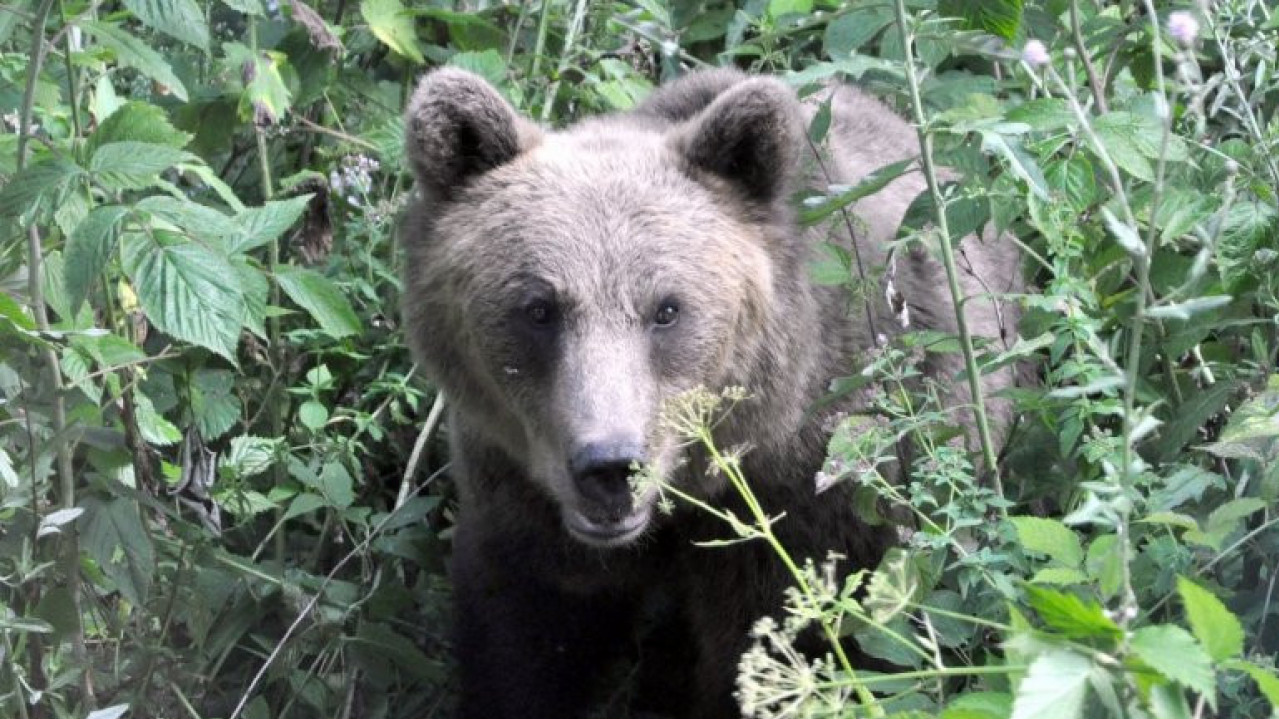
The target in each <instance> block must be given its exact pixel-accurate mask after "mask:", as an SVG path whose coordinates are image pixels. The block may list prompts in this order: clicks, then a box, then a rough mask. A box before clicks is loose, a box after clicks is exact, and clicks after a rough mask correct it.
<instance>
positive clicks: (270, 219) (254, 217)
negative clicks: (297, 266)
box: [226, 195, 311, 254]
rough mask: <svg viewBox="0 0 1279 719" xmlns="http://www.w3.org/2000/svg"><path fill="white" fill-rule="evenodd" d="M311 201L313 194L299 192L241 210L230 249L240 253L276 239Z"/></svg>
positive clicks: (236, 220) (228, 248)
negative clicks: (296, 194) (299, 193)
mask: <svg viewBox="0 0 1279 719" xmlns="http://www.w3.org/2000/svg"><path fill="white" fill-rule="evenodd" d="M310 201H311V195H299V196H297V197H291V198H289V199H287V200H276V201H272V202H268V203H266V204H265V205H263V206H261V207H250V208H247V209H245V210H244V211H242V212H240V213H239V214H238V215H236V216H235V218H234V220H233V222H234V225H235V230H236V235H235V237H233V238H232V239H231V241H230V242H229V244H228V245H227V248H226V249H227V252H229V253H231V254H241V253H244V252H248V251H249V250H252V249H256V248H258V247H262V246H263V245H266V244H270V243H271V242H273V241H275V240H276V239H278V238H279V237H280V235H283V234H284V233H285V231H286V230H288V229H289V228H290V227H293V225H295V224H297V221H298V219H299V218H300V217H302V213H303V212H306V208H307V205H308V204H309V203H310Z"/></svg>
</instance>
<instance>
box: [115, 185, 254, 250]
mask: <svg viewBox="0 0 1279 719" xmlns="http://www.w3.org/2000/svg"><path fill="white" fill-rule="evenodd" d="M134 207H135V208H137V209H139V210H142V211H143V212H146V213H147V214H149V215H151V217H152V221H153V222H155V223H156V224H157V225H158V226H160V227H161V229H170V228H167V227H164V224H162V223H167V224H169V225H172V226H173V227H174V228H177V229H178V230H179V231H181V232H183V233H184V234H187V235H190V236H191V237H194V238H196V239H198V240H201V241H203V242H205V243H207V244H210V245H213V246H215V247H218V248H220V249H222V250H223V251H226V252H228V253H229V252H230V250H231V246H232V245H233V243H234V242H236V241H238V239H239V238H238V235H239V229H238V227H237V226H236V222H235V220H233V219H232V218H230V217H227V216H226V215H225V214H223V213H221V212H219V211H218V210H215V209H213V208H212V207H208V206H206V205H201V204H199V203H196V202H192V201H190V200H188V199H186V198H178V197H171V196H169V195H152V196H150V197H145V198H143V199H142V200H139V201H138V202H137V203H136V204H135V205H134Z"/></svg>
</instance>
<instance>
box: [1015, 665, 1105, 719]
mask: <svg viewBox="0 0 1279 719" xmlns="http://www.w3.org/2000/svg"><path fill="white" fill-rule="evenodd" d="M1092 672H1093V665H1092V662H1091V661H1090V660H1089V659H1088V658H1087V657H1084V656H1080V655H1078V654H1076V653H1074V652H1068V651H1064V650H1061V649H1051V650H1049V651H1046V652H1044V653H1042V654H1040V655H1039V656H1038V657H1037V658H1036V659H1035V660H1034V661H1033V662H1031V664H1030V669H1029V670H1028V671H1027V672H1026V678H1025V679H1022V680H1021V684H1019V685H1018V686H1017V695H1016V697H1015V698H1014V699H1013V715H1012V719H1080V717H1082V716H1083V711H1084V699H1085V698H1086V697H1087V696H1088V680H1089V676H1090V675H1091V674H1092Z"/></svg>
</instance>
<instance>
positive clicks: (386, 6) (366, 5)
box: [360, 0, 426, 65]
mask: <svg viewBox="0 0 1279 719" xmlns="http://www.w3.org/2000/svg"><path fill="white" fill-rule="evenodd" d="M360 14H361V15H363V16H364V21H365V22H367V23H368V24H369V30H371V31H373V34H374V35H375V36H377V39H379V40H381V41H382V42H383V43H385V44H386V46H387V47H389V48H391V50H393V51H395V53H396V54H397V55H399V56H401V57H404V58H408V59H409V60H410V61H412V62H413V64H415V65H421V64H422V63H423V62H425V61H426V60H425V58H423V57H422V51H421V50H420V49H419V47H418V41H417V28H416V27H414V24H413V17H412V16H411V15H409V14H407V11H406V10H405V8H404V5H403V4H402V3H401V2H400V0H362V1H361V2H360Z"/></svg>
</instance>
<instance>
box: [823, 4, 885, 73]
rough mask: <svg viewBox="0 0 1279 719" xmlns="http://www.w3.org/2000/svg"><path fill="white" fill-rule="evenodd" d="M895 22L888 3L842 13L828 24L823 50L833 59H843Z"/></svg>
mask: <svg viewBox="0 0 1279 719" xmlns="http://www.w3.org/2000/svg"><path fill="white" fill-rule="evenodd" d="M892 22H893V13H892V10H891V9H890V8H889V7H888V6H887V5H868V6H865V7H859V8H856V9H854V10H853V11H852V12H849V13H846V14H844V15H840V16H839V17H837V18H835V19H834V20H831V21H830V24H829V25H827V26H826V34H825V35H824V36H823V38H822V50H823V52H825V53H826V56H827V57H829V58H830V59H831V60H843V59H845V58H847V57H849V56H851V55H852V54H853V53H854V52H856V51H857V50H858V49H860V48H861V46H862V45H865V44H866V43H867V42H869V41H870V40H871V38H873V37H875V36H876V35H878V34H879V33H880V31H882V30H883V29H884V28H886V27H888V26H889V24H891V23H892Z"/></svg>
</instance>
